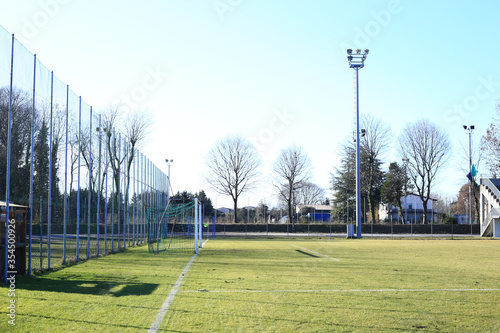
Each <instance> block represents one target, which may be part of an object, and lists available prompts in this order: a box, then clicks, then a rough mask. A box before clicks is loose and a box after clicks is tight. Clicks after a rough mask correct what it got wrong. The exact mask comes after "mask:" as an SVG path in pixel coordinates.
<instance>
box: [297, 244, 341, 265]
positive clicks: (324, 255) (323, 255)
mask: <svg viewBox="0 0 500 333" xmlns="http://www.w3.org/2000/svg"><path fill="white" fill-rule="evenodd" d="M290 245H292V246H293V247H296V248H298V249H301V250H304V251H307V252H311V253H314V254H317V255H319V256H322V257H325V258H328V259H332V260H335V261H340V260H339V259H337V258H332V257H330V256H327V255H326V254H321V253H318V252H314V251H311V250H308V249H306V248H303V247H300V246H297V245H293V244H290Z"/></svg>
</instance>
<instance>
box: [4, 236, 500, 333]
mask: <svg viewBox="0 0 500 333" xmlns="http://www.w3.org/2000/svg"><path fill="white" fill-rule="evenodd" d="M192 258H193V253H192V252H189V253H188V252H186V251H173V252H169V251H164V252H161V253H160V254H158V255H154V254H151V253H149V252H148V248H147V246H139V247H131V248H128V249H127V250H126V251H124V252H121V253H117V254H113V255H110V256H106V257H101V258H98V259H96V260H90V261H86V262H84V263H81V264H78V265H74V266H71V267H68V268H65V269H63V270H58V271H54V272H50V273H46V274H43V275H41V276H36V277H32V278H25V279H21V280H19V281H18V286H17V291H16V293H17V295H18V305H19V307H18V312H17V315H18V317H17V321H16V322H17V325H16V331H20V332H28V331H31V332H32V331H40V332H48V331H54V330H57V331H69V330H75V331H81V332H83V331H120V332H122V331H123V332H136V331H145V330H149V329H150V328H151V325H152V323H153V321H154V319H155V317H156V315H157V314H158V311H159V310H160V309H161V307H162V305H163V304H164V302H165V300H166V299H167V297H168V296H169V295H170V294H171V291H172V289H173V288H174V285H175V284H176V281H178V279H179V277H180V276H181V274H182V272H183V270H184V269H185V267H186V264H187V263H188V261H189V260H190V259H192ZM499 260H500V243H498V242H497V241H495V240H479V239H476V240H410V239H408V240H390V239H388V240H381V239H375V240H371V239H362V240H348V239H336V238H334V239H309V240H307V239H302V238H301V239H299V238H289V239H275V240H265V239H211V240H209V241H208V242H206V243H205V244H204V246H203V248H202V249H201V250H200V251H199V253H198V255H197V257H195V258H194V260H193V262H192V264H191V266H190V267H189V269H188V270H187V272H185V274H184V276H183V279H182V282H181V284H180V286H179V287H178V291H177V293H176V295H175V297H174V298H173V300H172V302H171V304H170V306H169V308H168V310H167V311H166V313H165V316H164V318H163V320H162V321H161V324H160V325H159V328H158V332H167V331H184V332H186V331H189V332H193V331H215V332H217V331H219V332H228V331H245V332H248V331H253V332H289V331H295V330H297V331H306V332H307V331H334V332H341V331H350V332H367V331H372V332H374V331H376V332H380V331H443V332H496V331H498V330H499V329H500V316H499V312H498V311H499V310H500V306H499V304H500V280H499V279H498V273H499V270H498V262H499ZM6 299H7V292H6V288H5V287H2V288H1V289H0V303H2V304H5V301H6ZM0 313H1V316H2V317H4V316H5V313H6V309H4V308H1V309H0ZM6 327H7V323H6V320H2V321H1V322H0V330H1V331H5V328H6Z"/></svg>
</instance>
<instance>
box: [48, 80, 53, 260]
mask: <svg viewBox="0 0 500 333" xmlns="http://www.w3.org/2000/svg"><path fill="white" fill-rule="evenodd" d="M53 109H54V72H50V139H49V205H48V206H49V219H48V230H47V237H48V239H47V246H48V251H49V253H48V255H47V268H48V269H50V254H51V253H50V243H51V238H52V230H51V229H52V223H51V222H52V127H53V126H52V112H53Z"/></svg>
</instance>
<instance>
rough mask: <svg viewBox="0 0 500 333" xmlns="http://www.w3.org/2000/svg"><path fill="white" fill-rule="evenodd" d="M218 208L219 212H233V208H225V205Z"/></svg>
mask: <svg viewBox="0 0 500 333" xmlns="http://www.w3.org/2000/svg"><path fill="white" fill-rule="evenodd" d="M216 210H217V213H218V214H230V213H232V212H233V210H232V209H231V208H225V207H221V208H217V209H216Z"/></svg>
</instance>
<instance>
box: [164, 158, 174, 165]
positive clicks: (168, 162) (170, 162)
mask: <svg viewBox="0 0 500 333" xmlns="http://www.w3.org/2000/svg"><path fill="white" fill-rule="evenodd" d="M165 162H167V164H172V163H173V162H174V160H169V159H168V158H167V159H166V160H165Z"/></svg>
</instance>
